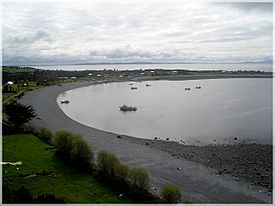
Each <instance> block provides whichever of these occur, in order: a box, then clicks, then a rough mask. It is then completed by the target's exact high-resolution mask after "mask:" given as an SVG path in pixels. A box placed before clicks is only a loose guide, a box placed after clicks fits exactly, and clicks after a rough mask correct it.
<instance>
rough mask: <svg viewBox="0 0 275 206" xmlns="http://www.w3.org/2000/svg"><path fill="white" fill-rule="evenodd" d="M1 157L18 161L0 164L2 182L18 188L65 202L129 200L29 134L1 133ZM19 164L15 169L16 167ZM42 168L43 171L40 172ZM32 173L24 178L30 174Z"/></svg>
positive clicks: (120, 201) (114, 201)
mask: <svg viewBox="0 0 275 206" xmlns="http://www.w3.org/2000/svg"><path fill="white" fill-rule="evenodd" d="M3 161H10V162H16V161H22V163H23V165H21V166H12V165H4V166H3V178H4V184H8V185H9V187H12V188H18V187H20V186H21V185H24V186H26V187H27V188H28V189H29V190H30V191H31V192H32V193H33V195H34V196H36V195H38V194H42V193H49V194H53V195H55V196H56V197H58V198H62V199H64V200H65V201H66V202H67V203H126V202H128V203H129V202H131V200H129V199H127V198H124V197H119V196H118V195H119V194H117V193H115V192H113V191H111V190H110V189H108V188H106V187H105V186H104V185H102V184H101V183H99V182H97V181H96V180H95V179H94V178H93V177H91V176H89V175H87V174H83V173H80V172H78V171H76V170H74V169H72V168H70V167H69V166H67V165H66V164H64V163H63V162H62V161H61V160H59V159H58V158H57V157H56V156H55V155H54V152H53V150H52V149H51V148H50V147H49V146H48V145H47V144H45V143H44V142H42V141H41V140H39V139H38V138H37V137H35V136H33V135H9V136H4V137H3ZM17 168H19V169H17ZM43 171H45V172H47V174H46V175H45V174H44V175H42V172H43ZM34 173H35V174H39V173H40V174H39V175H38V176H36V177H32V178H25V177H26V176H28V175H31V174H34Z"/></svg>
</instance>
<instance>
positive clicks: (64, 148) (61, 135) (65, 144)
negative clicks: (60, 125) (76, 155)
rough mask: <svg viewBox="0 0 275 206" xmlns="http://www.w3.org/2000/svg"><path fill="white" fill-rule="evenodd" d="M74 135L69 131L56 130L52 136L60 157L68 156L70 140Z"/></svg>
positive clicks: (70, 148)
mask: <svg viewBox="0 0 275 206" xmlns="http://www.w3.org/2000/svg"><path fill="white" fill-rule="evenodd" d="M73 136H74V135H73V134H72V133H71V132H68V131H65V130H60V131H57V132H56V133H55V135H54V138H53V146H54V147H55V148H56V151H57V153H58V154H59V155H60V156H61V157H67V158H68V157H70V154H71V151H72V140H73V138H74V137H73Z"/></svg>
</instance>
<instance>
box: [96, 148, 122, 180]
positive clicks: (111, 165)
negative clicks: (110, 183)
mask: <svg viewBox="0 0 275 206" xmlns="http://www.w3.org/2000/svg"><path fill="white" fill-rule="evenodd" d="M118 164H120V162H119V160H118V159H117V157H116V156H115V155H113V154H111V153H108V152H106V151H104V150H103V151H100V152H98V154H97V167H98V171H99V173H100V175H101V177H103V178H106V179H113V178H114V176H115V167H116V165H118Z"/></svg>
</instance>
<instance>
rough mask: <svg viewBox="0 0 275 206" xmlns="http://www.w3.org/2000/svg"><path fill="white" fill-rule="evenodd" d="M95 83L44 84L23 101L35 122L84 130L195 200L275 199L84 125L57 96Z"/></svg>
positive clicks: (158, 182) (98, 146)
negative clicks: (66, 110)
mask: <svg viewBox="0 0 275 206" xmlns="http://www.w3.org/2000/svg"><path fill="white" fill-rule="evenodd" d="M192 78H193V77H192ZM91 84H94V83H92V82H76V83H71V84H66V85H62V86H49V87H44V88H40V89H37V90H34V91H31V92H28V93H27V94H26V95H25V96H24V97H23V98H22V100H21V101H22V102H23V103H25V104H28V105H32V106H33V107H34V109H35V110H36V112H37V114H38V116H39V118H37V119H35V120H34V121H33V123H34V124H35V125H37V126H41V127H42V126H43V127H47V128H49V129H51V130H52V131H56V130H60V129H65V130H68V131H72V132H74V133H78V134H81V135H82V136H83V138H85V139H86V141H87V142H88V143H89V144H91V145H92V147H93V149H94V150H95V151H99V150H102V149H104V150H107V151H109V152H111V153H113V154H115V155H116V156H117V157H118V158H119V159H120V160H121V161H122V162H124V163H126V164H128V165H130V166H143V167H146V168H147V170H148V172H149V174H150V176H151V179H152V183H153V184H154V185H155V186H156V187H157V188H160V186H162V185H164V184H166V183H172V184H175V185H177V186H178V187H179V188H181V190H182V191H183V193H184V194H185V195H186V196H188V198H189V199H190V200H191V201H192V202H193V203H271V202H272V195H271V194H270V193H269V192H268V190H267V189H265V188H259V187H256V186H255V187H252V186H249V185H248V184H247V183H245V182H242V181H240V182H237V181H235V179H234V178H233V177H230V176H227V175H218V174H216V173H215V171H213V170H211V169H208V168H206V167H204V166H202V165H200V164H198V163H196V162H192V161H188V160H186V159H178V158H177V157H176V156H171V154H169V153H168V152H167V151H162V150H159V149H157V148H154V147H148V146H147V145H146V144H145V145H144V144H140V143H138V142H137V141H131V140H129V139H128V138H117V134H114V133H110V132H105V131H101V130H98V129H95V128H91V127H88V126H85V125H82V124H80V123H78V122H75V121H74V120H72V119H70V118H69V117H67V116H66V115H65V114H64V113H63V111H62V110H61V109H60V108H59V106H58V105H57V102H56V98H57V96H58V95H59V94H60V93H63V92H65V91H67V90H70V89H73V88H77V87H84V86H89V85H91ZM179 168H180V169H179Z"/></svg>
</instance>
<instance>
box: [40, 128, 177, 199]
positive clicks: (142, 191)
mask: <svg viewBox="0 0 275 206" xmlns="http://www.w3.org/2000/svg"><path fill="white" fill-rule="evenodd" d="M35 134H36V135H37V136H38V137H39V138H40V139H41V140H43V141H45V142H46V143H48V144H50V145H52V146H53V147H54V148H55V150H56V155H57V156H58V157H60V158H61V159H63V160H64V161H66V162H67V163H68V164H70V165H71V166H73V167H75V168H76V169H79V170H81V171H84V172H87V173H89V174H91V175H93V176H94V177H96V178H97V179H98V180H100V181H101V182H103V183H104V184H105V185H108V186H109V187H111V188H113V189H115V190H116V191H117V192H119V193H122V194H123V195H126V196H128V197H130V198H131V199H134V200H135V201H136V202H138V203H160V202H166V203H177V202H180V201H181V192H180V190H179V189H178V188H177V187H176V186H174V185H165V186H164V187H163V188H162V191H161V197H162V198H161V199H159V198H158V197H157V196H155V195H153V194H152V193H150V191H149V185H150V177H149V174H148V172H147V170H146V169H145V168H143V167H129V166H128V165H126V164H123V163H122V162H121V161H119V159H118V158H117V157H116V156H115V155H114V154H111V153H109V152H107V151H99V152H98V153H97V155H96V158H95V157H94V154H93V151H92V149H91V147H90V146H89V145H88V144H87V143H86V142H85V141H84V140H83V139H82V137H81V136H80V135H76V134H73V133H71V132H68V131H65V130H60V131H57V132H56V133H55V134H52V132H51V131H50V130H48V129H46V128H42V129H40V130H39V131H36V132H35Z"/></svg>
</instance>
